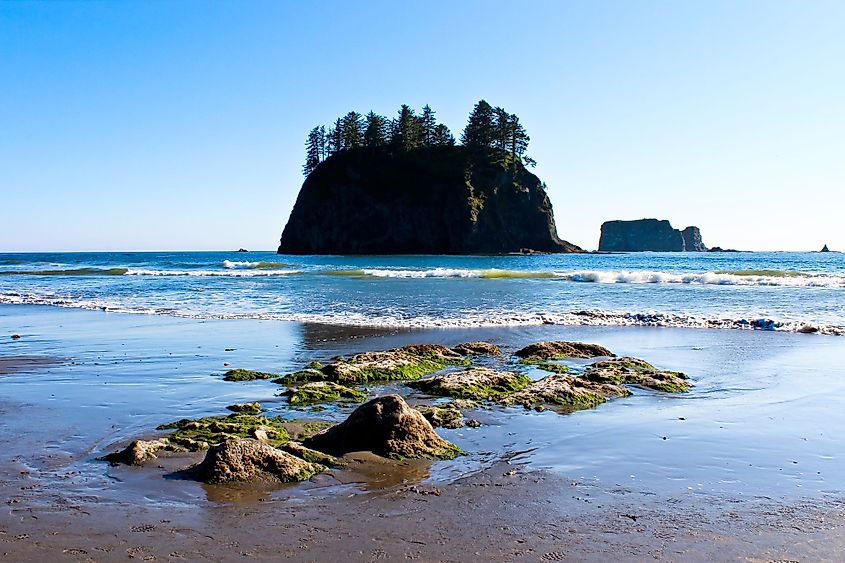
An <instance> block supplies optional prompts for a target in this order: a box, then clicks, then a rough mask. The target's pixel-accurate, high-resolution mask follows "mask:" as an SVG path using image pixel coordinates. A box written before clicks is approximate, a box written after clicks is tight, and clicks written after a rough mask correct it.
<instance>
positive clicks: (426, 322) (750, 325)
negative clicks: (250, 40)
mask: <svg viewBox="0 0 845 563" xmlns="http://www.w3.org/2000/svg"><path fill="white" fill-rule="evenodd" d="M0 304H13V305H50V306H55V307H69V308H79V309H89V310H103V311H109V312H118V313H141V314H151V315H166V316H173V317H182V318H196V319H256V320H275V321H286V322H303V323H317V324H328V325H339V326H355V327H369V328H406V329H407V328H412V329H425V328H485V327H515V326H536V325H559V326H620V327H621V326H647V327H674V328H699V329H700V328H709V329H731V330H765V331H779V332H799V333H806V334H824V335H832V336H845V325H834V324H822V323H813V322H807V321H785V320H778V319H771V318H766V317H756V318H755V317H719V316H715V315H714V316H699V315H685V314H677V313H661V312H645V313H643V312H619V311H603V310H582V311H569V312H563V313H530V312H529V313H510V312H506V311H499V312H487V311H481V312H478V313H477V314H472V315H465V316H462V317H452V318H448V317H447V318H444V317H434V316H426V315H418V316H413V317H405V316H396V315H380V316H373V315H370V314H366V313H362V312H355V311H352V312H343V313H323V314H317V313H289V312H276V313H268V312H244V313H226V312H219V313H210V312H196V311H185V310H175V309H164V308H155V307H145V306H134V305H128V304H125V303H113V302H109V301H106V300H97V299H87V300H86V299H74V298H69V297H62V296H57V295H35V294H20V293H14V292H6V293H0Z"/></svg>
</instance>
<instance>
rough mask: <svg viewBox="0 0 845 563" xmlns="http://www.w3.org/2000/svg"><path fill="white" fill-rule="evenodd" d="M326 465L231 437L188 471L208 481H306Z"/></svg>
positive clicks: (257, 443)
mask: <svg viewBox="0 0 845 563" xmlns="http://www.w3.org/2000/svg"><path fill="white" fill-rule="evenodd" d="M324 470H325V467H324V466H322V465H320V464H317V463H310V462H308V461H305V460H304V459H301V458H298V457H296V456H294V455H291V454H289V453H287V452H283V451H282V450H279V449H277V448H274V447H273V446H270V445H268V444H265V443H263V442H259V441H258V440H252V439H249V438H229V439H227V440H225V441H223V442H222V443H220V444H218V445H216V446H213V447H212V448H211V449H209V450H208V453H207V454H206V455H205V459H204V460H203V461H202V462H200V463H199V464H198V465H195V466H194V467H192V468H190V469H189V470H188V474H189V475H191V476H193V477H194V478H196V479H198V480H200V481H204V482H206V483H228V482H233V481H254V480H257V479H264V480H274V481H279V482H282V483H291V482H295V481H304V480H306V479H310V478H311V476H313V475H314V474H316V473H319V472H321V471H324Z"/></svg>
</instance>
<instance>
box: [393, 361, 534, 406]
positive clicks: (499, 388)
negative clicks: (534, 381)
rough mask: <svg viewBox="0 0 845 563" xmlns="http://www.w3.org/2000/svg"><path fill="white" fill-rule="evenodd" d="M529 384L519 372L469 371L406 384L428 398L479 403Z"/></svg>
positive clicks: (454, 372) (471, 369)
mask: <svg viewBox="0 0 845 563" xmlns="http://www.w3.org/2000/svg"><path fill="white" fill-rule="evenodd" d="M530 383H531V379H530V378H528V377H526V376H525V375H522V374H520V373H514V372H509V371H496V370H493V369H489V368H468V369H465V370H463V371H453V372H449V373H444V374H442V375H435V376H433V377H430V378H427V379H420V380H418V381H413V382H410V383H409V384H408V385H410V386H411V387H414V388H415V389H419V390H421V391H424V392H425V393H428V394H429V395H437V396H441V397H455V398H457V399H472V400H476V401H478V400H483V399H490V398H493V397H496V396H499V395H503V394H506V393H512V392H514V391H519V390H520V389H523V388H524V387H526V386H528V385H529V384H530Z"/></svg>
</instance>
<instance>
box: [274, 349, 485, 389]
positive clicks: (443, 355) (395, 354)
mask: <svg viewBox="0 0 845 563" xmlns="http://www.w3.org/2000/svg"><path fill="white" fill-rule="evenodd" d="M469 364H470V361H469V360H468V359H466V358H464V357H463V356H461V355H460V354H458V353H457V352H455V351H454V350H452V349H451V348H448V347H446V346H442V345H440V344H413V345H410V346H404V347H402V348H394V349H392V350H386V351H384V352H364V353H361V354H355V355H353V356H350V357H348V358H346V357H343V356H340V357H337V358H334V359H333V360H332V361H331V362H330V363H328V364H327V365H325V366H322V365H321V366H320V367H319V368H318V367H316V365H319V364H313V363H312V364H309V365H311V366H312V367H309V368H306V369H304V370H300V371H297V372H294V373H291V374H289V375H285V376H283V377H279V378H277V379H275V380H274V383H279V384H282V385H288V384H291V383H297V382H301V381H332V382H335V383H341V384H347V385H349V384H352V385H354V384H362V383H370V382H374V381H406V380H414V379H419V378H420V377H422V376H423V375H426V374H429V373H432V372H435V371H440V370H441V369H444V368H446V367H448V366H450V365H469Z"/></svg>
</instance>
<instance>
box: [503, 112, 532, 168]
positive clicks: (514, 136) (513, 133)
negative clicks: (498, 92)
mask: <svg viewBox="0 0 845 563" xmlns="http://www.w3.org/2000/svg"><path fill="white" fill-rule="evenodd" d="M508 137H509V138H508V142H509V146H508V149H507V150H510V152H511V153H512V154H513V155H514V156H515V157H517V158H520V159H521V158H523V156H522V155H524V154H525V151H527V150H528V142H529V141H530V140H531V137H529V136H528V133H526V132H525V128H524V127H523V126H522V124H521V123H520V122H519V118H518V117H517V116H516V114H513V113H512V114H510V115H509V116H508ZM525 163H526V164H530V165H532V166H533V165H534V164H537V163H536V162H534V160H533V159H531V158H528V157H525ZM532 163H533V164H532Z"/></svg>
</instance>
